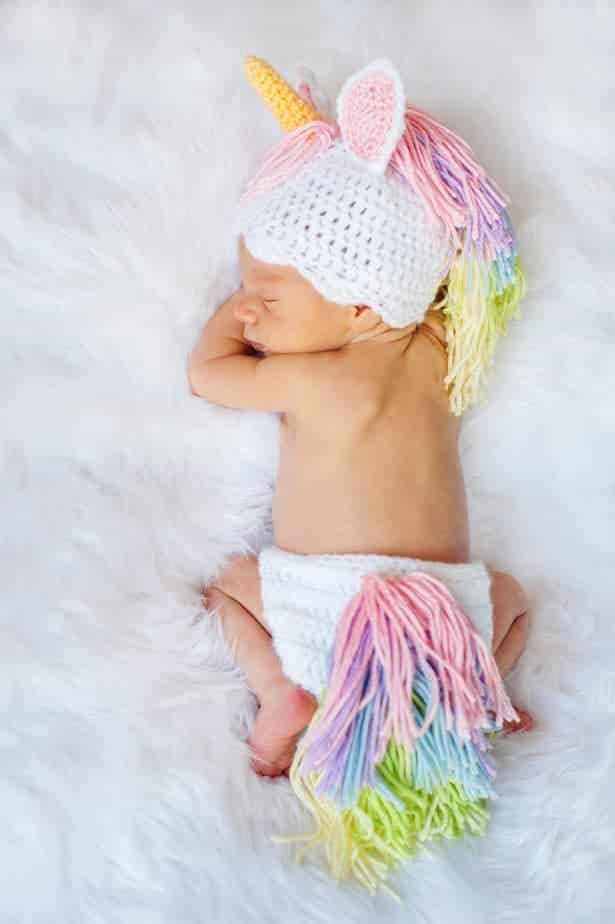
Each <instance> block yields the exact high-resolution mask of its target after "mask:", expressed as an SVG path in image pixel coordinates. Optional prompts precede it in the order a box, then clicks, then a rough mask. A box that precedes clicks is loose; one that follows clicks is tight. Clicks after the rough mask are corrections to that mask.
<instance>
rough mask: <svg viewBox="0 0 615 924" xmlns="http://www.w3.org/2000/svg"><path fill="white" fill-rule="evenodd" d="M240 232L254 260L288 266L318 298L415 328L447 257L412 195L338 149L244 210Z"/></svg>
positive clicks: (436, 225)
mask: <svg viewBox="0 0 615 924" xmlns="http://www.w3.org/2000/svg"><path fill="white" fill-rule="evenodd" d="M237 227H238V229H239V230H240V231H241V233H243V235H244V239H245V243H246V246H247V248H248V250H249V251H250V253H251V254H252V255H253V256H255V257H256V258H257V259H258V260H264V261H265V262H267V263H280V264H285V265H286V264H287V265H290V266H294V267H295V268H296V269H297V270H299V272H300V273H301V274H302V276H305V278H306V279H308V280H309V281H310V282H311V283H312V285H313V286H314V288H315V289H317V290H318V292H320V294H321V295H323V296H324V297H325V298H327V299H329V300H330V301H333V302H339V303H341V304H366V305H369V307H370V308H371V309H372V310H373V311H375V312H377V313H378V314H379V315H381V316H382V318H383V320H384V321H385V322H386V323H387V324H389V325H390V326H391V327H404V326H405V325H406V324H411V323H413V322H415V321H416V322H420V321H421V320H422V319H423V316H424V314H425V311H426V309H427V307H428V305H429V303H430V302H431V300H432V298H433V296H434V293H435V292H436V290H437V288H438V285H439V284H440V282H441V281H442V279H443V278H444V277H445V276H446V274H447V273H448V267H449V265H450V262H451V259H452V257H453V256H454V248H453V245H452V243H451V241H450V238H449V237H448V235H447V234H446V232H445V230H444V228H443V226H442V224H441V222H440V221H439V220H438V219H437V218H435V217H434V216H433V215H430V214H429V212H428V211H427V209H426V208H425V206H424V205H423V203H422V201H421V199H420V198H419V196H418V195H417V194H416V193H415V192H414V191H412V190H407V189H404V188H403V187H402V185H401V184H400V183H399V182H398V181H397V180H394V179H392V178H389V177H387V176H384V175H382V174H378V173H374V172H371V171H367V170H365V168H364V167H363V166H362V165H361V164H358V163H357V162H356V161H354V160H353V159H352V158H351V157H350V155H349V153H348V151H347V149H346V147H345V145H344V144H343V142H342V141H340V140H337V141H334V142H333V143H332V145H331V146H330V147H329V148H328V149H327V150H325V151H323V152H320V153H318V154H317V155H316V157H314V158H313V159H312V160H310V161H308V162H307V164H305V165H304V166H303V167H302V168H301V170H300V171H299V172H298V173H297V174H296V175H295V176H293V177H291V178H289V179H288V180H287V181H286V182H285V183H284V184H283V185H280V186H277V187H276V188H274V189H272V190H270V191H268V192H267V193H266V194H264V195H260V196H257V197H256V198H255V199H253V200H252V201H251V202H247V203H246V204H245V206H244V207H243V208H242V209H241V211H240V213H239V216H238V226H237Z"/></svg>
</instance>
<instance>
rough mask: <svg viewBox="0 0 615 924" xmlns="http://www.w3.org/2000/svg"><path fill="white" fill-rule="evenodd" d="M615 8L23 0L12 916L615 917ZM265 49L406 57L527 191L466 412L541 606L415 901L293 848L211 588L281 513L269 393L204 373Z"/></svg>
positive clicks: (305, 55)
mask: <svg viewBox="0 0 615 924" xmlns="http://www.w3.org/2000/svg"><path fill="white" fill-rule="evenodd" d="M614 35H615V7H614V5H613V3H611V2H586V3H585V2H581V0H578V2H576V3H574V2H564V0H562V2H560V3H557V2H552V3H548V2H547V3H537V4H533V3H517V2H508V3H498V4H494V3H488V2H486V0H481V2H472V3H469V2H468V3H461V2H443V0H438V2H434V0H432V2H428V0H425V2H421V3H419V2H416V3H413V2H409V0H406V2H403V0H398V2H379V0H371V2H362V3H359V2H351V0H323V2H322V3H318V2H316V0H305V2H303V3H300V4H296V5H295V4H292V3H290V2H289V0H283V2H282V0H279V2H278V0H276V2H268V3H262V2H261V3H257V2H250V3H248V2H247V0H246V2H239V0H224V2H222V3H217V2H216V3H214V2H213V0H212V2H207V0H206V2H197V0H192V2H191V0H185V2H181V0H173V2H171V0H168V2H162V0H160V2H156V3H153V2H145V0H142V2H134V0H113V2H102V0H101V2H93V0H92V2H86V0H82V2H72V3H67V2H64V3H51V2H50V3H44V2H33V3H27V2H4V3H3V4H2V6H1V7H0V87H1V90H0V215H1V220H0V291H1V302H0V304H1V314H0V319H1V320H0V323H1V326H2V327H1V345H0V363H1V366H0V409H1V420H0V426H1V431H0V432H1V434H2V444H1V446H2V456H1V458H2V482H1V488H2V535H1V537H0V538H1V550H2V555H1V557H0V582H1V586H2V609H1V612H0V645H1V656H2V670H1V674H0V709H1V719H0V921H1V922H2V924H18V922H19V924H39V922H40V924H72V922H79V924H90V922H91V924H137V922H138V924H180V922H181V924H197V922H198V924H205V922H207V924H222V922H223V924H235V922H241V924H244V922H246V924H247V922H266V924H278V922H280V924H282V922H284V924H288V922H290V924H298V922H310V924H311V922H323V924H325V922H340V924H342V922H343V924H346V922H348V924H363V922H372V921H374V922H375V921H386V922H387V924H397V922H408V921H412V922H425V924H444V922H446V924H460V922H463V924H466V922H468V924H469V922H472V924H481V922H487V921H489V922H491V921H498V922H524V924H526V922H534V921H536V922H538V921H541V922H542V921H545V920H553V921H555V920H557V921H558V922H565V924H568V922H597V921H599V920H606V919H607V918H609V917H610V916H612V914H613V911H615V887H614V886H613V871H614V868H615V866H614V861H615V853H614V848H613V843H614V838H613V828H614V825H615V799H614V798H613V778H614V773H615V735H614V733H613V725H614V719H615V661H614V657H613V656H614V649H615V645H614V633H615V630H614V628H613V619H614V615H615V614H614V600H615V593H614V592H615V577H614V570H615V569H614V568H613V565H614V556H613V541H612V529H613V514H614V508H615V505H614V500H615V497H614V495H615V474H614V473H615V438H614V430H615V426H614V416H615V415H614V412H613V400H614V398H613V396H614V394H615V373H614V365H613V347H614V344H615V320H614V315H613V307H614V305H613V291H614V289H615V270H614V266H615V263H614V260H613V246H614V238H613V216H614V214H615V208H614V206H615V203H614V196H613V163H614V157H615V142H614V139H615V124H614V121H615V120H614V118H613V106H614V99H615V93H614V89H615V88H614V85H613V79H612V75H613V65H612V62H613V51H614V48H615V45H614V41H613V40H614ZM245 54H256V55H259V56H262V57H265V58H267V59H268V60H270V61H271V62H272V63H273V64H274V66H276V67H277V68H278V69H279V70H280V71H281V72H282V73H283V74H284V75H285V76H287V78H290V79H291V80H292V79H294V68H295V66H296V65H297V64H303V65H306V66H308V67H310V68H313V69H314V70H315V71H316V73H317V74H318V75H319V77H320V78H321V80H322V82H323V84H324V86H325V88H326V90H327V91H328V92H329V94H330V95H331V96H332V98H333V99H334V98H335V95H336V93H337V91H338V90H339V88H340V87H341V84H342V82H343V81H344V80H345V79H346V78H347V77H348V76H349V75H350V74H351V73H353V72H354V71H355V70H357V69H358V68H360V67H362V66H363V65H365V64H367V63H368V62H369V61H370V60H372V59H374V58H376V57H380V56H383V55H386V56H388V57H390V58H391V59H392V60H393V61H394V62H395V63H396V64H397V65H398V67H399V68H400V70H401V72H402V74H403V78H404V84H405V87H406V92H407V94H408V99H409V101H410V102H412V103H413V104H415V105H417V106H419V107H421V108H425V109H427V110H428V111H431V112H432V113H433V114H434V115H436V116H437V117H439V118H440V119H442V120H443V121H444V122H445V123H446V124H448V125H450V127H451V128H453V129H455V130H456V131H458V132H459V133H460V134H461V135H462V136H464V137H465V138H466V139H467V140H468V141H469V142H470V144H472V145H473V147H474V148H475V151H476V153H477V156H478V158H479V160H480V161H482V162H483V163H484V165H485V166H486V167H487V169H488V170H490V171H491V172H492V173H493V175H494V176H495V177H496V179H497V182H498V183H499V184H500V185H501V186H502V187H503V188H504V189H505V190H507V191H508V193H509V194H510V195H511V198H512V205H511V215H512V217H513V221H514V222H515V224H516V226H517V229H518V234H519V240H520V246H521V253H522V255H523V257H524V260H525V266H526V271H527V277H528V282H529V295H528V298H527V300H526V301H525V303H524V305H523V311H522V319H521V320H519V321H513V322H512V324H511V327H510V335H509V336H508V337H507V338H506V339H505V341H503V342H502V345H501V347H500V349H499V354H498V363H497V364H496V367H495V374H494V376H493V379H492V384H491V388H490V391H489V395H488V400H487V402H486V404H484V405H483V406H482V407H480V408H475V409H473V410H472V411H471V412H469V413H468V414H467V416H466V418H465V423H464V428H463V431H462V438H461V449H462V454H463V463H464V468H465V472H466V478H467V491H468V500H469V505H470V515H471V530H472V537H473V556H474V557H476V558H483V559H485V560H486V561H488V562H490V563H491V564H492V565H494V566H496V567H498V568H500V569H504V570H509V571H511V572H512V573H513V574H515V575H517V576H518V578H519V579H520V580H521V581H522V582H523V584H524V585H525V587H526V588H527V591H528V593H529V595H530V598H531V601H532V614H533V622H532V626H531V635H530V641H529V647H528V650H527V653H526V655H525V657H524V659H523V660H522V662H521V663H520V665H519V667H518V669H517V670H516V671H515V672H514V673H513V675H511V677H510V680H509V682H508V687H509V690H510V692H511V695H512V696H513V698H514V700H515V702H516V703H517V704H519V705H521V706H524V707H528V708H529V709H530V710H531V711H532V712H533V714H534V716H535V718H536V721H537V728H536V730H535V731H534V732H532V733H531V734H529V735H526V736H519V737H517V738H514V737H513V738H509V739H507V740H506V741H502V742H500V744H499V745H498V761H499V766H500V777H499V789H500V793H501V798H500V800H499V802H498V803H497V804H496V805H494V809H493V814H492V821H491V826H490V828H489V833H488V836H486V837H485V838H484V839H483V840H481V841H472V842H471V843H468V841H465V842H462V843H452V844H451V843H444V844H441V845H436V846H434V847H432V848H431V849H430V850H429V852H426V853H424V854H423V855H422V857H421V858H420V859H418V860H417V861H416V862H415V863H414V864H413V865H412V866H410V867H408V868H407V869H406V870H404V871H402V872H400V873H399V874H398V875H397V876H396V878H395V880H394V883H393V884H394V886H395V887H396V888H397V889H398V891H399V892H400V893H401V895H402V897H403V902H404V903H403V904H402V905H401V906H397V905H395V904H394V903H393V902H392V901H391V900H390V899H389V898H387V897H386V895H382V896H380V897H377V898H371V897H369V895H367V894H366V893H364V892H362V891H361V890H360V888H358V887H357V888H355V887H352V886H348V885H343V886H341V887H336V886H335V885H334V884H333V883H332V882H331V880H329V878H328V876H327V875H326V874H325V873H324V872H322V871H320V870H319V869H318V868H317V867H314V866H303V867H297V866H295V865H293V863H292V860H291V859H290V855H289V851H288V850H287V849H285V848H281V847H279V846H277V845H273V844H272V843H271V842H270V835H271V834H272V833H284V832H286V831H288V830H290V829H299V828H300V827H302V826H303V825H304V824H305V823H306V818H305V817H303V816H302V815H301V814H300V813H299V811H298V810H297V808H296V806H295V801H294V798H293V797H292V794H291V792H290V789H289V785H288V783H287V782H286V781H282V782H273V783H272V782H270V781H266V780H261V779H258V778H256V777H255V776H253V775H252V773H251V771H250V770H249V769H248V755H247V751H246V748H245V745H244V744H243V741H242V738H243V736H245V733H246V729H247V727H248V725H249V721H250V717H251V710H252V708H253V704H252V700H251V699H250V697H249V695H248V694H247V693H246V691H245V687H244V685H243V683H242V681H241V679H240V677H239V676H238V675H237V673H236V672H233V671H232V669H231V663H230V660H229V656H228V654H227V652H226V650H225V648H224V646H223V645H222V644H221V642H220V640H219V637H218V636H217V635H216V630H215V627H212V625H211V620H209V619H208V618H207V617H205V618H201V617H202V616H203V613H202V609H201V606H200V600H199V588H200V586H201V584H202V583H203V582H206V581H207V580H209V579H210V578H211V577H212V576H213V575H214V574H215V573H216V572H217V570H218V569H219V568H220V567H221V566H222V564H223V562H224V560H225V558H226V557H227V556H229V555H231V554H234V553H239V552H244V553H245V552H247V551H249V550H252V551H256V550H257V549H258V547H259V545H260V543H261V542H262V541H263V537H264V535H265V532H264V530H265V528H266V525H267V517H268V513H269V506H270V499H271V489H272V484H273V479H274V475H275V465H276V459H277V444H276V438H277V420H276V418H275V417H274V416H273V415H268V414H261V413H258V412H242V411H236V410H231V409H224V408H220V407H214V406H210V405H208V404H207V403H206V402H205V401H204V400H200V399H198V398H196V397H194V396H192V395H191V394H190V393H189V390H188V388H187V384H186V380H185V362H186V357H187V353H188V351H189V350H190V348H191V346H192V344H193V342H194V339H195V337H196V336H197V334H198V332H199V330H200V328H201V326H202V325H203V324H204V322H205V320H206V319H207V317H208V316H209V314H210V313H211V312H212V311H213V309H214V308H215V307H216V305H217V304H219V303H220V301H221V300H222V297H225V296H226V295H228V294H229V293H230V291H231V287H232V286H233V285H234V284H236V283H237V281H238V277H237V267H236V264H235V255H234V252H233V250H232V247H231V242H230V241H229V240H228V235H227V229H228V223H229V220H230V216H231V213H232V208H233V204H234V201H235V199H236V196H237V195H238V192H239V190H240V187H241V184H242V182H243V180H244V179H245V178H246V177H247V176H249V175H250V174H251V172H252V171H253V169H254V168H255V166H256V164H257V163H258V162H259V161H260V158H261V157H262V155H263V153H264V151H265V150H266V148H267V147H268V146H269V145H270V144H272V143H274V142H275V141H276V140H277V139H278V138H279V137H280V131H281V129H279V128H278V127H277V125H276V123H275V121H274V119H273V117H272V116H270V114H269V113H268V111H267V110H266V109H265V107H264V106H263V104H262V102H261V101H260V100H259V99H258V97H257V96H256V94H255V93H254V91H253V90H252V89H251V88H250V87H249V86H248V84H247V83H246V81H245V80H244V78H243V71H242V60H243V56H244V55H245Z"/></svg>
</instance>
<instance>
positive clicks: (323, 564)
mask: <svg viewBox="0 0 615 924" xmlns="http://www.w3.org/2000/svg"><path fill="white" fill-rule="evenodd" d="M258 566H259V573H260V581H261V595H262V601H263V620H264V622H265V623H266V624H267V626H268V627H269V630H270V632H271V635H272V638H273V643H274V646H275V650H276V652H277V654H278V657H279V658H280V661H281V662H282V669H283V670H284V673H285V674H286V676H287V677H289V678H290V679H291V680H292V681H293V682H294V683H297V684H299V685H300V686H302V687H304V688H305V689H306V690H309V691H310V692H312V693H314V695H315V696H320V695H321V693H322V692H323V690H324V688H325V687H326V685H327V679H328V666H329V660H328V659H329V652H330V650H331V647H332V645H333V641H334V638H335V629H336V626H337V623H338V621H339V619H340V616H341V615H342V612H343V611H344V608H345V606H346V604H347V603H348V601H349V600H350V599H351V597H353V596H354V594H356V593H357V592H358V591H359V590H360V589H361V578H362V576H363V575H365V574H370V573H378V574H386V575H387V576H388V577H401V576H403V575H407V574H410V573H412V572H413V571H423V572H424V573H425V574H428V575H430V576H432V577H434V578H437V579H438V580H440V581H442V583H443V584H445V585H446V587H447V588H448V590H449V591H450V593H451V594H452V595H453V597H455V599H456V600H457V602H458V603H459V605H460V607H461V608H462V610H463V611H464V612H465V614H466V615H467V616H468V618H469V619H470V621H471V623H472V625H473V626H474V628H475V629H476V630H477V632H478V633H479V634H480V635H481V636H482V638H483V639H484V641H485V642H486V643H487V645H488V647H489V650H490V651H491V644H492V640H493V623H492V603H491V595H490V587H491V576H490V574H489V572H488V570H487V568H486V566H485V565H484V563H483V562H482V561H478V560H477V561H472V562H464V563H460V564H458V563H450V562H437V561H425V560H424V559H420V558H405V557H397V556H393V555H377V554H355V553H343V554H340V555H331V554H324V555H305V554H298V553H295V552H287V551H285V550H284V549H279V548H278V547H277V546H275V545H271V546H267V547H265V548H263V549H262V550H261V552H260V554H259V558H258Z"/></svg>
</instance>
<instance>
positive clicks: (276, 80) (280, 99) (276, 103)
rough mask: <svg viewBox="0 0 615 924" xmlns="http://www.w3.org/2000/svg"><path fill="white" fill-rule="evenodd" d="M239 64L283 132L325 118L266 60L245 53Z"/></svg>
mask: <svg viewBox="0 0 615 924" xmlns="http://www.w3.org/2000/svg"><path fill="white" fill-rule="evenodd" d="M243 64H244V70H245V73H246V77H247V78H248V81H249V82H250V83H251V84H252V86H253V87H254V89H255V90H256V92H257V93H258V94H259V95H260V96H262V98H263V99H264V101H265V103H266V104H267V106H268V107H269V109H271V111H272V112H273V114H274V116H275V117H276V119H277V120H278V122H279V123H280V125H281V126H282V128H283V129H284V131H285V132H292V131H294V129H295V128H299V126H300V125H305V123H306V122H312V121H313V120H314V119H319V120H320V121H326V119H324V118H323V116H321V115H320V113H319V112H318V111H317V110H316V109H314V107H313V106H311V105H310V103H308V102H307V101H306V100H304V99H303V98H302V97H301V96H299V94H298V93H297V92H296V91H295V90H293V88H292V87H291V86H290V85H289V84H288V83H287V82H286V81H285V80H284V78H283V77H280V75H279V74H278V72H277V71H276V70H274V68H272V67H271V65H270V64H268V63H267V61H264V60H263V59H262V58H255V57H254V56H253V55H248V56H247V57H246V58H245V59H244V62H243Z"/></svg>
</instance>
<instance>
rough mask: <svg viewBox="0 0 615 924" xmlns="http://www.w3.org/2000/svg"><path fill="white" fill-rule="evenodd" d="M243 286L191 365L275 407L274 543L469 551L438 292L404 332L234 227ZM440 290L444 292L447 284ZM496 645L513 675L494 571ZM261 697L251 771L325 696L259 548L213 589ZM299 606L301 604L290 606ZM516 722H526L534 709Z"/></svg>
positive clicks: (518, 601)
mask: <svg viewBox="0 0 615 924" xmlns="http://www.w3.org/2000/svg"><path fill="white" fill-rule="evenodd" d="M239 262H240V269H241V279H242V285H241V288H240V289H239V290H238V291H237V292H236V293H235V294H234V295H232V296H231V298H229V299H228V300H227V301H226V302H225V303H224V304H223V305H222V306H221V307H220V308H219V309H218V311H217V312H216V313H215V314H214V315H213V317H212V318H211V319H210V321H209V322H208V323H207V324H206V326H205V328H204V330H203V332H202V334H201V336H200V339H199V340H198V342H197V343H196V345H195V347H194V349H193V351H192V354H191V359H190V364H189V381H190V385H191V389H192V392H193V394H195V395H198V396H202V397H205V398H207V399H208V400H210V401H212V402H215V403H217V404H221V405H226V406H228V407H234V408H253V409H260V410H268V411H275V412H278V413H279V414H280V424H281V445H280V464H279V472H278V478H277V482H276V486H275V494H274V500H273V529H274V541H275V545H276V547H277V548H278V549H280V550H287V551H288V552H289V553H295V554H301V555H317V556H321V555H331V554H338V553H365V552H369V553H371V554H374V555H381V556H395V557H399V556H412V557H413V558H417V559H422V560H426V561H431V562H441V563H465V562H469V561H470V539H469V532H468V516H467V507H466V497H465V490H464V480H463V472H462V468H461V464H460V460H459V455H458V436H459V430H460V426H461V418H460V417H458V416H455V415H453V414H452V413H451V410H450V406H449V398H448V390H447V387H446V386H445V384H444V378H445V375H446V371H447V345H446V334H445V328H444V323H443V317H442V312H441V310H440V309H439V308H437V307H436V304H437V299H436V300H435V303H434V304H433V305H432V307H430V308H429V310H427V312H426V314H425V317H424V320H423V321H422V323H420V324H417V323H412V324H409V325H407V326H405V327H399V328H393V327H390V326H389V325H387V324H386V323H385V322H384V321H383V320H382V318H381V317H380V316H379V315H378V314H377V313H376V312H375V311H373V310H372V309H371V308H370V307H369V306H367V305H355V304H340V303H336V302H332V301H328V300H327V299H326V298H324V297H323V296H322V295H321V294H320V293H319V292H318V291H317V290H316V289H315V288H314V286H313V285H311V284H310V282H309V281H308V280H307V279H305V278H304V277H303V276H302V275H301V273H299V272H298V271H297V270H296V269H295V268H293V267H292V266H288V265H283V264H271V263H267V262H263V261H261V260H259V259H256V258H255V257H254V256H253V255H252V254H251V253H250V251H249V250H248V249H247V247H246V244H245V240H244V238H243V236H242V237H240V239H239ZM438 295H439V297H442V291H440V292H439V293H438ZM490 592H491V601H492V604H493V610H492V619H493V626H492V650H493V652H494V657H495V661H496V663H497V666H498V669H499V671H500V674H501V676H502V677H505V676H506V675H507V674H508V673H509V671H510V670H511V669H512V668H513V667H514V666H515V664H516V663H517V661H518V659H519V657H520V655H521V653H522V651H523V649H524V646H525V643H526V638H527V632H528V602H527V599H526V596H525V594H524V592H523V589H522V588H521V586H520V584H519V583H518V581H516V580H515V579H514V578H513V577H511V576H510V575H509V574H506V573H504V572H499V571H492V572H491V588H490ZM206 603H207V605H208V606H209V607H210V608H216V610H217V611H218V612H219V614H220V616H221V618H222V623H223V627H224V631H225V634H226V637H227V638H228V640H229V641H230V642H231V643H232V645H233V646H234V647H235V650H236V658H237V662H238V664H239V665H240V667H241V668H242V669H243V671H244V673H245V676H246V678H247V681H248V684H249V685H250V687H251V688H252V689H253V691H254V692H255V694H256V696H257V698H258V702H259V704H260V708H259V711H258V714H257V717H256V721H255V724H254V728H253V731H252V735H251V738H250V744H251V748H252V750H253V754H254V760H253V764H254V767H255V769H256V770H257V771H258V772H260V773H262V774H266V775H270V776H275V775H278V774H281V773H283V772H284V771H286V770H287V768H288V767H289V765H290V763H291V761H292V758H293V753H294V750H295V746H296V741H297V738H298V736H299V734H300V733H301V731H302V730H303V729H304V728H305V726H306V725H307V724H308V723H309V722H310V719H311V718H312V715H313V712H314V710H315V708H316V698H315V695H314V692H316V693H319V692H320V691H318V690H316V691H314V692H310V691H308V690H306V689H304V687H302V686H300V685H298V684H297V683H295V682H294V681H293V679H291V678H290V677H288V676H286V675H285V673H284V671H283V669H282V665H281V663H280V660H279V658H278V655H277V654H276V649H275V646H274V641H275V639H273V640H272V636H271V634H270V626H269V625H268V622H267V613H266V612H264V610H263V602H262V598H261V589H260V581H259V567H258V559H257V558H256V557H241V558H235V559H233V560H232V561H231V562H230V564H229V565H228V566H227V567H226V568H225V570H224V571H223V573H222V574H221V575H220V576H219V577H218V578H217V580H216V581H215V582H214V583H213V584H211V585H210V586H209V587H208V588H207V591H206ZM285 618H286V619H287V620H288V621H292V620H294V619H296V618H298V617H297V614H296V613H294V612H293V611H292V610H291V609H290V608H289V609H288V611H287V613H286V617H285ZM519 715H520V718H521V722H520V723H517V724H516V725H513V723H505V727H507V728H508V729H509V730H512V729H513V728H529V727H530V726H531V719H530V717H529V715H528V714H527V713H522V712H519Z"/></svg>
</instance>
